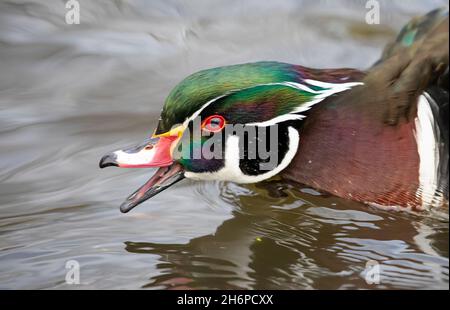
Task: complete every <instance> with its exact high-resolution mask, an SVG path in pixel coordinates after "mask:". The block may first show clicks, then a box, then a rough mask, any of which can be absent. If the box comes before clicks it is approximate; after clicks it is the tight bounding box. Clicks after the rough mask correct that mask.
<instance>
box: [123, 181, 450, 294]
mask: <svg viewBox="0 0 450 310" xmlns="http://www.w3.org/2000/svg"><path fill="white" fill-rule="evenodd" d="M232 186H236V185H228V184H225V185H224V186H223V188H222V189H223V191H222V198H223V199H226V200H228V201H229V202H232V203H234V204H235V205H236V209H235V211H234V212H233V218H231V219H229V220H227V221H225V222H223V223H222V224H221V225H220V226H219V227H218V228H217V230H216V232H215V233H214V234H211V235H206V236H202V237H198V238H194V239H191V240H190V241H189V242H188V243H187V244H159V243H149V242H131V241H128V242H125V244H126V247H125V249H126V250H127V251H128V252H130V253H141V254H153V255H158V256H159V261H160V263H159V264H158V265H157V269H158V275H155V276H153V277H151V279H150V281H149V282H148V283H147V284H145V285H143V287H144V288H159V289H202V288H208V289H314V288H321V289H338V288H389V287H390V286H391V285H395V286H399V285H400V286H404V287H405V288H417V287H423V285H428V287H429V286H430V285H431V286H433V285H437V287H440V286H441V285H445V283H448V260H439V254H440V255H446V256H447V257H448V244H446V245H445V244H442V243H436V242H434V240H435V238H434V236H433V235H430V234H429V233H428V234H427V232H422V231H421V227H422V226H423V225H420V221H421V220H423V215H420V214H411V213H405V212H398V213H392V211H383V210H378V209H372V208H370V207H368V206H364V205H360V204H358V203H356V202H354V203H353V202H349V201H344V200H342V199H340V198H336V197H333V196H329V195H326V194H321V193H318V192H316V191H314V190H311V189H308V188H303V189H301V190H296V189H295V188H298V185H296V186H295V185H293V184H286V183H281V182H279V181H278V180H273V181H267V182H264V183H260V184H256V185H249V186H245V189H247V190H248V191H250V193H251V194H249V193H248V192H246V193H243V194H236V193H235V192H236V191H233V188H232ZM294 186H295V187H294ZM241 192H242V191H241ZM427 220H429V218H428V219H427ZM436 222H437V225H436V226H439V223H440V224H441V228H440V229H439V227H437V229H436V231H438V232H439V231H440V232H441V234H447V236H448V223H445V221H442V220H439V219H437V220H436ZM418 223H419V224H418ZM441 237H442V236H441ZM393 238H395V239H393ZM410 244H415V245H416V247H414V248H413V247H412V246H410ZM443 252H444V253H446V254H443ZM438 253H439V254H438ZM369 260H376V261H378V262H380V264H382V267H383V269H384V270H385V274H384V275H383V278H382V280H383V281H382V283H380V284H379V285H377V286H373V285H369V284H367V283H366V281H365V279H364V269H365V266H366V263H367V261H369ZM424 263H425V264H424ZM342 277H345V278H346V279H347V281H345V284H344V285H343V284H342V283H343V282H344V281H342ZM446 285H447V286H448V284H446Z"/></svg>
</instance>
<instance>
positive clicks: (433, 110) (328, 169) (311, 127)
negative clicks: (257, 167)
mask: <svg viewBox="0 0 450 310" xmlns="http://www.w3.org/2000/svg"><path fill="white" fill-rule="evenodd" d="M357 91H360V92H365V91H366V89H364V87H362V88H361V89H360V90H357V89H353V90H352V91H350V92H348V94H340V95H339V96H336V97H338V98H336V97H334V98H328V100H325V101H324V102H323V103H321V104H319V105H318V106H317V107H315V108H313V109H312V110H311V112H310V113H309V115H308V117H307V119H306V120H305V122H304V124H303V126H302V129H301V141H300V146H299V152H297V154H296V157H295V158H294V159H293V161H292V162H291V164H290V166H289V167H288V168H287V169H286V170H285V171H284V172H283V173H282V176H283V177H284V178H286V179H289V180H292V181H295V182H299V183H302V184H305V185H308V186H311V187H313V188H316V189H319V190H322V191H325V192H329V193H331V194H333V195H336V196H340V197H343V198H347V199H351V200H357V201H361V202H365V203H371V204H374V205H378V206H389V207H398V206H399V207H411V208H414V209H421V208H422V207H423V206H433V205H438V206H440V205H442V204H443V203H446V202H447V203H448V160H449V155H448V147H449V145H448V92H447V91H446V90H443V89H438V88H433V89H430V90H429V91H427V92H425V93H424V94H423V95H421V96H420V97H419V102H418V104H417V105H416V108H415V109H413V111H412V114H413V115H412V120H411V121H409V122H406V121H403V122H400V123H399V124H398V125H397V126H386V125H384V124H383V123H382V122H380V121H379V119H380V117H381V115H380V112H381V111H382V110H381V109H380V107H379V106H380V103H379V102H371V97H370V96H367V97H366V100H365V101H355V99H354V98H359V99H360V98H364V96H362V97H361V96H355V92H357Z"/></svg>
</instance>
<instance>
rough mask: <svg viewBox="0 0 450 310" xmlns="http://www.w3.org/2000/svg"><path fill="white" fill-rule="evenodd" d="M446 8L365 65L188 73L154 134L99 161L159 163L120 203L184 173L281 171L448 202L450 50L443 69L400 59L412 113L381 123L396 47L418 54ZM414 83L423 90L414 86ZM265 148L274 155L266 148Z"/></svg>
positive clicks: (324, 184)
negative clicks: (403, 62)
mask: <svg viewBox="0 0 450 310" xmlns="http://www.w3.org/2000/svg"><path fill="white" fill-rule="evenodd" d="M446 14H447V15H445V14H442V13H441V11H433V12H431V13H429V14H427V15H426V16H425V17H424V20H425V21H424V20H419V21H413V22H411V24H409V25H407V26H406V27H405V29H406V30H405V29H404V30H403V31H402V32H401V33H400V35H399V37H398V38H397V40H396V41H395V42H394V44H392V45H390V46H389V47H388V48H387V49H386V50H385V51H384V53H383V57H382V59H381V60H380V61H378V62H377V63H376V65H375V66H374V67H373V68H370V69H369V70H367V71H365V72H363V71H360V70H355V69H348V68H343V69H311V68H306V67H303V66H300V65H293V64H287V63H281V62H273V61H271V62H269V61H264V62H255V63H247V64H240V65H232V66H225V67H219V68H212V69H206V70H202V71H199V72H197V73H194V74H192V75H190V76H189V77H187V78H185V79H184V80H183V81H181V82H180V83H179V84H178V85H177V86H176V87H175V88H174V89H173V90H172V91H171V93H170V94H169V96H168V97H167V99H166V102H165V104H164V107H163V110H162V112H161V117H160V120H159V123H158V126H157V128H156V130H155V131H154V132H153V134H152V135H151V137H150V138H148V139H146V140H145V141H144V142H143V143H141V144H140V145H138V146H137V147H133V148H128V149H124V150H118V151H115V152H111V153H109V154H106V155H105V156H104V157H103V158H102V159H101V161H100V167H101V168H103V167H107V166H119V167H126V168H133V167H140V168H147V167H158V168H159V169H158V170H157V171H156V173H155V174H154V175H153V176H152V178H151V179H150V180H149V181H147V182H146V183H145V184H144V185H143V186H142V187H141V188H139V189H138V190H136V191H135V192H134V193H133V194H132V195H130V196H129V197H128V198H127V199H126V200H125V202H124V203H123V204H122V205H121V211H122V212H128V211H129V210H131V209H132V208H134V207H135V206H137V205H138V204H140V203H142V202H143V201H145V200H147V199H149V198H151V197H153V196H154V195H156V194H158V193H160V192H161V191H163V190H165V189H166V188H168V187H170V186H171V185H173V184H175V183H177V182H178V181H181V180H182V179H183V178H190V179H194V180H220V181H232V182H237V183H254V182H260V181H264V180H267V179H269V178H271V177H273V176H281V177H282V178H284V179H286V180H289V181H294V182H296V183H299V184H303V185H306V186H310V187H312V188H315V189H317V190H319V191H323V192H328V193H330V194H333V195H336V196H339V197H343V198H346V199H351V200H356V201H360V202H364V203H368V204H373V205H377V206H384V207H401V208H412V209H423V208H424V207H428V206H442V205H445V204H448V173H449V172H448V164H449V152H448V147H449V131H448V125H449V124H448V122H449V115H448V114H449V110H448V101H449V97H448V91H449V89H448V56H447V60H446V63H447V68H446V71H445V72H443V71H442V70H439V71H433V70H428V69H429V67H430V66H428V61H421V62H420V63H419V64H420V65H421V66H423V65H425V66H424V67H423V68H424V74H423V76H420V74H421V72H420V70H417V68H413V70H411V69H410V68H406V69H405V67H404V66H403V65H401V66H399V67H400V69H403V71H404V72H401V70H400V72H398V74H404V75H405V77H406V78H405V79H404V80H405V81H407V83H406V86H407V87H406V90H405V91H401V92H400V94H399V95H400V96H401V97H402V98H407V101H406V105H407V106H410V107H411V109H409V110H408V113H407V115H406V116H407V117H405V118H402V119H401V121H399V122H398V123H397V124H396V125H395V126H392V125H387V124H386V123H384V122H383V121H382V119H383V117H384V115H385V114H386V111H387V110H389V109H388V108H389V106H388V103H387V100H385V99H384V97H383V96H382V94H384V93H385V92H386V90H387V89H388V87H389V86H390V84H391V82H392V81H391V80H390V79H389V78H387V76H389V75H388V74H385V73H386V71H387V72H388V73H389V71H392V70H391V63H389V61H391V62H392V60H394V61H396V58H395V56H392V54H396V55H401V53H400V54H399V52H398V51H401V52H403V51H405V52H411V51H412V50H415V49H416V47H414V46H413V45H411V44H412V42H414V41H415V40H418V41H420V42H421V40H422V41H423V40H424V37H425V36H426V34H427V31H431V30H430V29H435V28H433V27H432V25H434V24H437V23H438V22H439V21H440V20H442V19H444V20H446V23H447V25H448V13H446ZM430 21H432V22H430ZM411 25H412V26H411ZM439 25H440V24H439ZM444 25H445V24H444ZM433 31H434V30H433ZM439 31H440V33H438V36H437V37H433V38H438V39H439V40H438V43H439V44H441V45H442V44H443V46H445V47H447V52H446V53H447V55H448V26H447V28H445V27H441V28H440V30H439ZM411 32H412V33H413V35H411ZM442 32H444V35H442ZM435 33H436V32H435ZM445 34H446V36H445ZM411 37H414V39H411ZM405 38H406V39H405ZM435 43H436V40H434V43H433V44H435ZM429 50H432V49H429ZM411 53H412V52H411ZM444 54H445V53H444ZM438 56H440V54H438ZM430 57H431V58H430V59H434V58H439V57H436V56H434V58H433V57H432V56H430ZM421 59H427V58H423V56H421ZM439 59H441V58H439ZM384 63H387V65H383V64H384ZM380 68H381V70H380ZM441 69H442V68H441ZM444 69H445V68H444ZM394 73H395V74H396V72H394ZM390 74H391V75H392V72H390ZM415 79H418V80H420V81H421V83H422V81H425V86H426V87H424V88H423V89H422V88H420V91H419V90H418V89H419V88H417V89H410V88H411V86H410V85H415V84H414V83H411V81H414V80H415ZM422 84H423V83H422ZM408 87H409V88H408ZM401 89H402V88H400V90H401ZM413 91H414V92H416V93H417V95H415V96H411V93H413ZM403 106H404V104H403ZM196 132H197V134H196ZM260 147H261V148H262V149H266V148H269V149H272V151H273V150H275V152H272V153H270V154H269V155H270V156H266V155H267V154H263V153H261V152H259V150H260ZM255 149H258V152H254V150H255Z"/></svg>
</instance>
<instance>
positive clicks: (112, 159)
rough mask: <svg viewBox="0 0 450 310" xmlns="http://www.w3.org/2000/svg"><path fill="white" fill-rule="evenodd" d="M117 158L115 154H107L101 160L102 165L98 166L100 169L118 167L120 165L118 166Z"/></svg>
mask: <svg viewBox="0 0 450 310" xmlns="http://www.w3.org/2000/svg"><path fill="white" fill-rule="evenodd" d="M116 159H117V156H116V154H114V153H109V154H106V155H105V156H103V157H102V159H100V163H99V164H98V165H99V167H100V168H105V167H110V166H115V167H118V166H119V165H118V164H117V161H116Z"/></svg>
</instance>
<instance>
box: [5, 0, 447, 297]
mask: <svg viewBox="0 0 450 310" xmlns="http://www.w3.org/2000/svg"><path fill="white" fill-rule="evenodd" d="M189 3H190V2H189ZM63 4H64V3H63V2H62V1H45V3H44V2H42V1H27V2H23V1H8V2H1V3H0V72H1V74H0V150H1V151H0V288H1V289H14V288H24V289H29V288H57V289H77V288H88V289H91V288H98V289H106V288H115V289H136V288H171V289H174V288H280V289H291V288H323V289H325V288H330V289H331V288H341V289H342V288H448V233H449V232H448V209H442V210H432V211H430V212H427V213H423V214H413V213H406V212H388V211H383V210H378V209H374V208H371V207H367V206H363V205H360V204H357V203H353V202H349V201H345V200H342V199H338V198H335V197H332V196H329V195H324V194H320V193H317V192H315V191H313V190H311V189H307V188H298V186H295V185H293V184H281V183H279V182H278V181H276V180H275V181H271V182H265V183H263V184H258V185H249V186H239V185H235V184H231V183H214V182H211V183H194V182H190V181H184V182H181V183H179V184H178V185H177V186H175V187H174V188H171V189H170V190H168V191H166V192H164V193H162V194H160V195H158V196H156V197H154V198H153V199H152V200H150V201H149V202H147V203H145V204H143V205H142V206H140V207H138V208H137V209H136V210H134V211H133V212H131V213H130V214H126V215H124V214H121V213H120V212H119V210H118V205H119V204H120V203H121V202H122V201H123V199H124V198H125V197H126V196H127V195H129V194H130V193H131V192H132V191H133V190H135V189H136V188H137V187H138V186H139V185H141V184H143V183H144V182H145V181H146V180H147V179H148V176H149V175H150V173H151V171H145V170H121V169H107V170H99V169H98V166H97V164H98V160H99V158H100V156H101V155H103V154H104V153H106V151H109V150H112V149H115V148H118V147H122V146H125V145H132V144H134V143H135V142H136V141H141V140H142V139H143V138H144V137H145V136H146V135H147V134H148V133H150V132H151V130H152V129H153V128H154V125H155V122H156V120H157V118H158V116H159V111H160V109H161V105H162V102H163V101H164V98H165V96H166V95H167V93H168V92H169V90H170V89H171V88H172V87H173V86H174V85H175V84H176V83H177V82H178V81H179V80H180V79H181V78H183V77H184V76H186V75H187V74H189V73H192V72H194V71H196V70H199V69H201V68H207V67H212V66H218V65H225V64H233V63H242V62H249V61H256V60H279V61H285V62H291V63H298V64H302V65H306V66H311V67H338V66H348V67H356V68H364V67H367V66H369V65H370V64H371V63H373V61H374V60H375V59H377V57H378V56H379V54H380V51H381V49H382V46H383V45H384V43H385V42H386V41H388V40H389V39H390V38H391V37H392V36H394V35H395V33H396V31H397V30H398V29H399V28H400V27H401V25H402V24H403V23H405V22H406V21H407V20H409V18H410V17H411V16H413V15H415V14H418V13H423V12H426V11H428V10H430V9H432V8H435V7H437V6H442V5H443V4H445V1H437V0H436V1H395V2H393V1H389V2H387V1H386V2H383V1H382V15H381V21H382V25H380V26H378V27H371V26H368V25H366V24H365V23H364V12H365V11H364V10H365V8H364V3H362V2H360V1H350V0H349V1H340V2H339V1H333V2H330V1H293V0H292V1H289V0H286V1H276V2H275V1H274V2H267V3H266V2H264V5H263V4H261V2H260V1H245V3H244V2H241V1H232V3H231V4H232V5H230V1H228V0H227V1H215V2H214V3H212V2H208V4H206V3H200V2H199V3H195V2H194V3H190V4H189V5H188V4H184V3H178V2H177V1H172V2H166V1H151V2H148V1H134V2H125V1H124V2H122V1H115V2H111V1H81V8H82V12H81V22H82V23H81V25H78V26H68V25H65V24H64V17H63V16H64V12H65V11H64V5H63ZM319 38H320V39H319ZM330 177H333V176H330ZM71 259H76V260H78V261H79V262H80V266H81V273H80V279H81V285H79V286H76V285H67V284H66V283H65V281H64V279H65V272H66V271H67V270H66V269H65V263H66V261H68V260H71ZM368 260H376V261H378V262H379V263H380V264H381V271H382V276H381V284H380V285H378V286H373V285H368V284H367V283H366V282H365V280H364V268H365V265H366V262H367V261H368Z"/></svg>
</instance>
